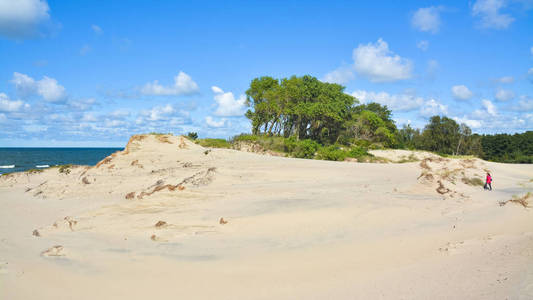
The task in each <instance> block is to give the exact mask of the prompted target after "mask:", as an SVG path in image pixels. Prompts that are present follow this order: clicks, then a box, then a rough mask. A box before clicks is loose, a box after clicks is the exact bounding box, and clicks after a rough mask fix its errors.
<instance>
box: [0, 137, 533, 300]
mask: <svg viewBox="0 0 533 300" xmlns="http://www.w3.org/2000/svg"><path fill="white" fill-rule="evenodd" d="M381 154H382V155H379V156H384V157H387V155H388V156H389V157H391V158H394V157H401V156H405V155H406V157H408V156H410V153H399V152H394V151H389V152H385V153H381ZM415 155H416V156H417V157H418V154H415ZM418 158H419V159H422V160H420V161H417V162H411V163H402V164H392V163H391V164H366V163H348V162H329V161H314V160H303V159H291V158H284V157H272V156H264V155H257V154H253V153H246V152H239V151H235V150H222V149H205V148H202V147H200V146H198V145H195V144H193V143H191V142H190V141H188V140H187V139H185V138H183V137H173V136H155V135H144V136H134V137H132V138H131V140H130V142H129V143H128V145H127V147H126V149H125V150H124V151H121V152H117V153H115V154H113V155H111V156H110V157H108V158H106V159H104V160H103V161H101V162H100V163H99V164H98V165H97V166H94V167H84V166H79V167H73V168H70V169H69V170H68V171H65V172H63V173H60V172H59V170H58V169H57V168H52V169H47V170H45V171H44V172H42V173H38V174H14V175H10V176H2V177H0V205H1V207H2V210H0V299H72V298H76V299H97V298H101V299H122V298H124V299H147V298H154V299H157V298H163V297H167V298H171V299H213V298H217V299H243V298H245V299H273V298H274V299H302V298H307V299H465V298H467V299H505V298H508V299H531V298H533V214H532V212H531V209H530V208H524V207H522V206H520V205H517V204H515V203H507V204H506V205H504V206H500V205H499V202H501V201H505V200H508V199H510V198H511V197H512V196H513V195H521V194H524V193H526V192H527V191H532V190H533V182H532V181H531V179H533V168H532V166H531V165H508V164H495V163H489V162H484V161H481V160H478V159H471V160H458V159H444V158H440V157H437V156H434V155H429V154H423V155H422V154H421V155H420V157H418ZM485 170H490V171H491V173H492V174H493V177H494V184H493V187H494V191H492V192H486V191H484V190H483V189H482V188H481V187H479V186H471V185H468V184H465V183H464V181H465V180H464V178H466V179H472V178H476V177H477V178H483V176H484V172H485ZM67 173H68V174H67ZM221 218H223V219H224V222H221V220H220V219H221ZM225 222H227V223H225ZM221 223H224V224H221Z"/></svg>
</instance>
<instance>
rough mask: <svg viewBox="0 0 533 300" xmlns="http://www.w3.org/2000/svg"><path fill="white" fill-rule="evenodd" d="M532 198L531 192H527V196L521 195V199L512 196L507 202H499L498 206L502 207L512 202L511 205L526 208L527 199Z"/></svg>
mask: <svg viewBox="0 0 533 300" xmlns="http://www.w3.org/2000/svg"><path fill="white" fill-rule="evenodd" d="M532 197H533V193H531V192H528V193H527V194H525V195H523V196H522V197H518V196H516V195H515V196H513V198H512V199H509V200H507V201H501V202H500V206H504V205H505V204H507V203H508V202H512V203H516V204H520V205H522V206H523V207H525V208H527V207H529V198H532Z"/></svg>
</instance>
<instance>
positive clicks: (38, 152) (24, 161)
mask: <svg viewBox="0 0 533 300" xmlns="http://www.w3.org/2000/svg"><path fill="white" fill-rule="evenodd" d="M119 150H123V148H0V174H5V173H12V172H21V171H26V170H29V169H45V168H49V167H53V166H58V165H66V164H73V165H89V166H92V165H96V164H97V163H98V162H99V161H100V160H102V159H104V158H105V157H106V156H109V155H110V154H111V153H113V152H116V151H119Z"/></svg>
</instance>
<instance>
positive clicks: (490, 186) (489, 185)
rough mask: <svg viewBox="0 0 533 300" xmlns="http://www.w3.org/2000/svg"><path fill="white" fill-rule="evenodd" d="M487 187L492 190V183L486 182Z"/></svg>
mask: <svg viewBox="0 0 533 300" xmlns="http://www.w3.org/2000/svg"><path fill="white" fill-rule="evenodd" d="M485 189H486V190H490V191H492V185H491V184H490V182H485Z"/></svg>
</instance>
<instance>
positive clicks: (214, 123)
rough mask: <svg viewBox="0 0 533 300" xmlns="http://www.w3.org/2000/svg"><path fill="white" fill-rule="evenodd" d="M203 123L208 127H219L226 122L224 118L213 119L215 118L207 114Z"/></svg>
mask: <svg viewBox="0 0 533 300" xmlns="http://www.w3.org/2000/svg"><path fill="white" fill-rule="evenodd" d="M205 123H206V124H207V126H209V127H214V128H220V127H224V125H225V124H226V119H221V120H219V121H215V119H213V118H212V117H211V116H207V117H205Z"/></svg>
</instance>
